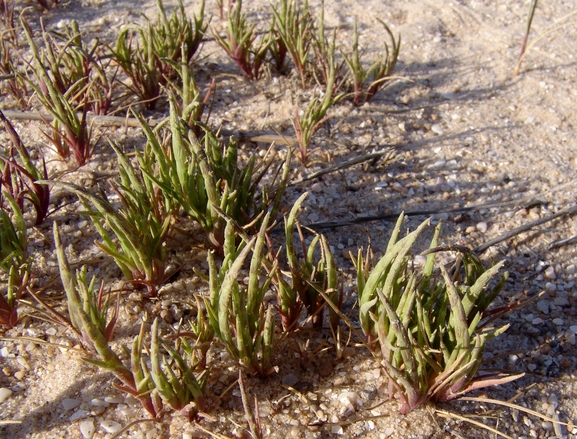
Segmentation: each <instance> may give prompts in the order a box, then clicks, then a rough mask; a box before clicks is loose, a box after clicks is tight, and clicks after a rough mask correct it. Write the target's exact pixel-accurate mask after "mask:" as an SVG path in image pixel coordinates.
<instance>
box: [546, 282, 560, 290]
mask: <svg viewBox="0 0 577 439" xmlns="http://www.w3.org/2000/svg"><path fill="white" fill-rule="evenodd" d="M545 289H546V290H547V291H557V285H555V284H554V283H553V282H547V283H546V284H545Z"/></svg>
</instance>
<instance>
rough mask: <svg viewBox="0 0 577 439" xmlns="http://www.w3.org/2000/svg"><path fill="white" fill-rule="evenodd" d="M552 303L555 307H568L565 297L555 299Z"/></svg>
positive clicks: (567, 300)
mask: <svg viewBox="0 0 577 439" xmlns="http://www.w3.org/2000/svg"><path fill="white" fill-rule="evenodd" d="M553 303H554V304H555V305H557V306H569V305H570V303H569V299H567V298H566V297H556V298H555V300H553Z"/></svg>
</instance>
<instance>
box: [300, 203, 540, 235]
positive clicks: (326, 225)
mask: <svg viewBox="0 0 577 439" xmlns="http://www.w3.org/2000/svg"><path fill="white" fill-rule="evenodd" d="M544 203H545V202H544V201H541V200H534V199H521V200H513V201H504V202H498V203H484V204H477V205H474V206H464V207H457V208H455V209H439V210H415V211H409V212H404V215H405V216H430V215H437V214H439V213H463V212H471V211H475V210H481V209H497V208H501V207H511V206H522V207H524V208H529V207H533V206H536V205H540V204H544ZM399 215H401V212H394V213H387V214H384V215H375V216H359V217H357V218H353V219H350V220H343V221H325V222H320V223H313V224H306V225H304V226H303V228H308V229H313V230H319V229H332V228H337V227H344V226H351V225H354V224H363V223H368V222H373V221H382V220H394V219H397V218H398V217H399Z"/></svg>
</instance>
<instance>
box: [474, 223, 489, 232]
mask: <svg viewBox="0 0 577 439" xmlns="http://www.w3.org/2000/svg"><path fill="white" fill-rule="evenodd" d="M488 228H489V226H488V225H487V223H486V222H484V221H483V222H481V223H478V224H477V230H478V231H479V232H481V233H485V232H486V231H487V229H488Z"/></svg>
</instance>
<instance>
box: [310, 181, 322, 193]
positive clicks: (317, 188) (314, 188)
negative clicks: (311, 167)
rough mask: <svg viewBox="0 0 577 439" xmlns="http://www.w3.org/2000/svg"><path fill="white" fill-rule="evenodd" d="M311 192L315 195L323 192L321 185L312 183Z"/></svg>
mask: <svg viewBox="0 0 577 439" xmlns="http://www.w3.org/2000/svg"><path fill="white" fill-rule="evenodd" d="M311 191H313V192H316V193H317V194H318V193H319V192H322V191H323V185H322V184H320V183H318V182H317V183H313V185H312V186H311Z"/></svg>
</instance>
